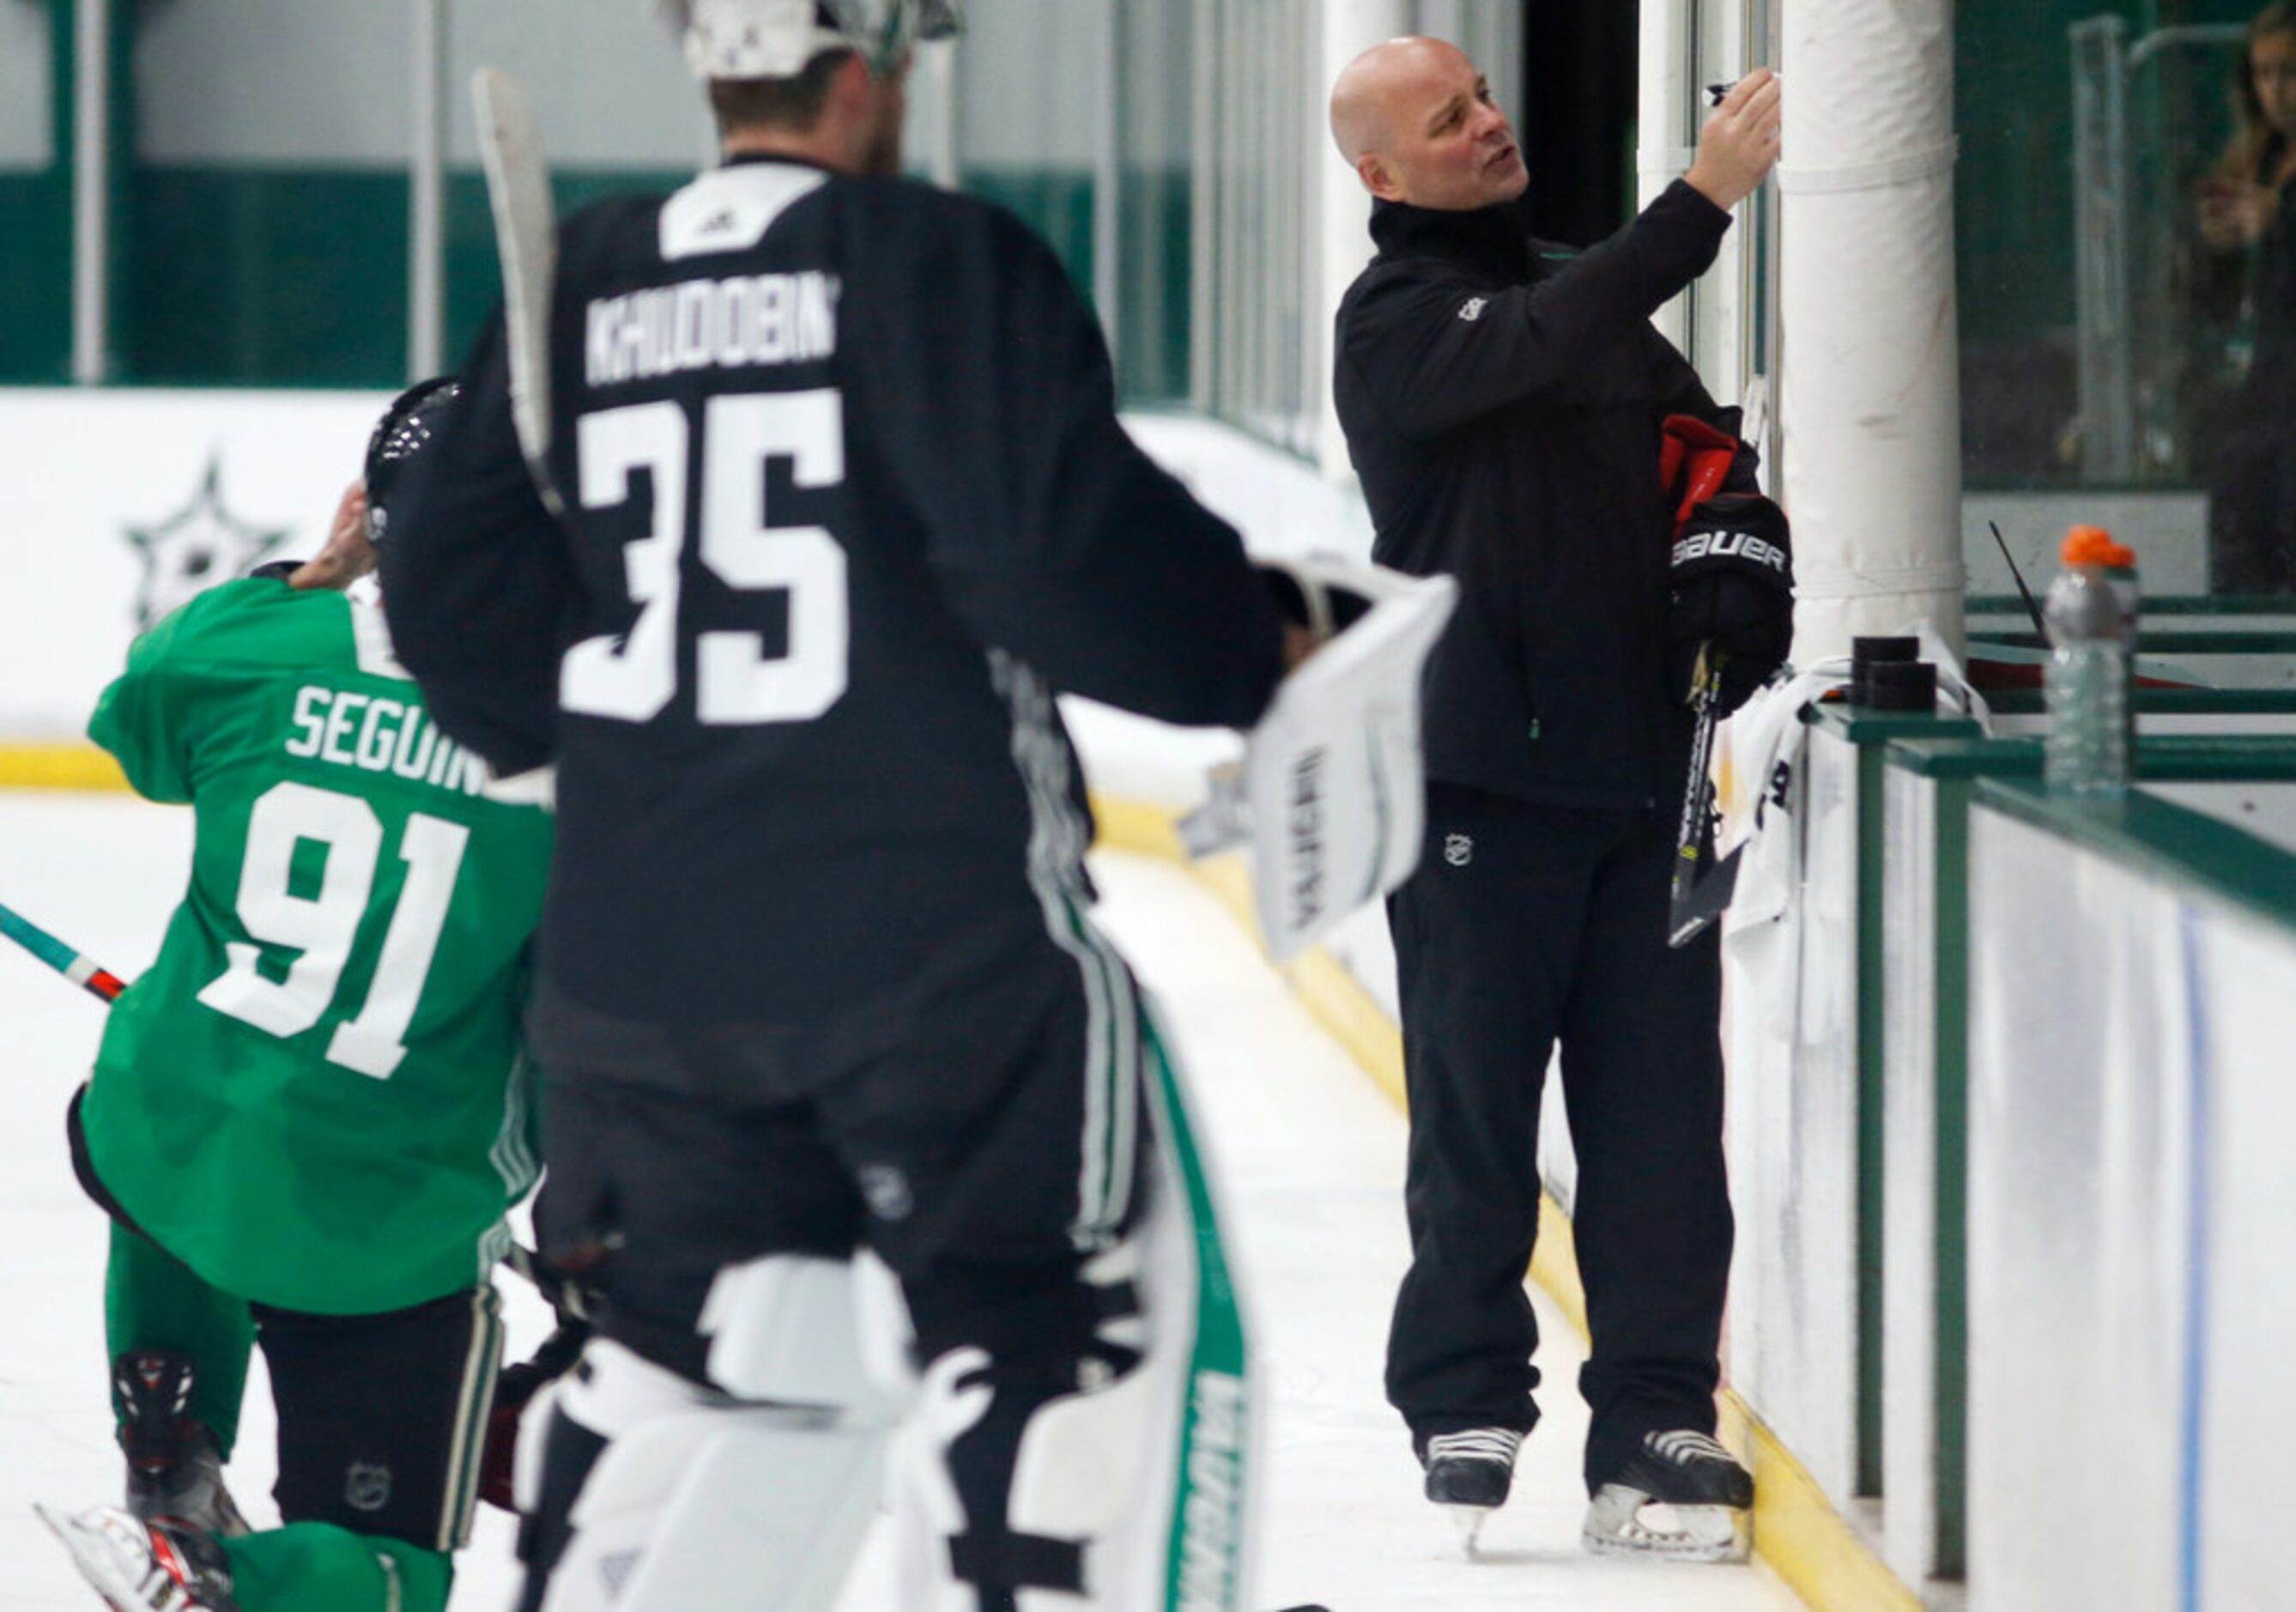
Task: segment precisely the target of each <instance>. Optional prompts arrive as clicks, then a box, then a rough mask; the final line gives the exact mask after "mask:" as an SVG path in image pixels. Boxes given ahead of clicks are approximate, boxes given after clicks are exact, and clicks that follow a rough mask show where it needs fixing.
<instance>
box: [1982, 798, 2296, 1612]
mask: <svg viewBox="0 0 2296 1612" xmlns="http://www.w3.org/2000/svg"><path fill="white" fill-rule="evenodd" d="M1970 874H1971V876H1970V886H1969V887H1970V892H1971V895H1970V933H1971V949H1970V971H1971V988H1970V1072H1969V1073H1970V1108H1969V1165H1970V1179H1969V1213H1970V1224H1971V1227H1972V1235H1971V1238H1970V1249H1969V1308H1970V1338H1969V1341H1970V1378H1969V1427H1970V1432H1969V1514H1970V1536H1969V1604H1970V1606H1971V1607H1972V1608H1973V1609H1974V1612H1996V1609H2005V1608H2029V1607H2034V1606H2146V1607H2187V1608H2190V1607H2199V1606H2207V1607H2257V1608H2266V1607H2270V1606H2275V1605H2277V1604H2280V1602H2279V1601H2277V1600H2275V1597H2276V1596H2279V1595H2282V1594H2284V1588H2285V1585H2286V1584H2287V1583H2289V1582H2291V1581H2292V1580H2296V1535H2292V1534H2290V1532H2289V1531H2288V1529H2287V1528H2286V1527H2285V1526H2284V1520H2283V1518H2282V1517H2281V1516H2280V1513H2281V1511H2282V1509H2283V1508H2282V1506H2281V1504H2280V1501H2279V1498H2278V1496H2279V1490H2280V1487H2281V1485H2280V1484H2279V1481H2278V1480H2279V1478H2280V1476H2281V1475H2282V1474H2283V1473H2284V1470H2285V1452H2284V1445H2285V1442H2286V1435H2287V1432H2288V1430H2289V1429H2290V1428H2291V1427H2296V1386H2292V1379H2291V1378H2290V1377H2289V1374H2288V1373H2287V1371H2286V1369H2285V1364H2284V1361H2285V1352H2286V1339H2287V1336H2289V1329H2290V1325H2291V1323H2292V1321H2296V1262H2292V1261H2291V1260H2290V1259H2289V1258H2288V1255H2287V1251H2288V1249H2289V1248H2290V1247H2291V1246H2296V1240H2292V1238H2296V1176H2292V1175H2291V1173H2290V1172H2289V1171H2288V1170H2287V1167H2286V1149H2287V1138H2288V1137H2289V1136H2290V1135H2291V1134H2296V1129H2292V1127H2296V1091H2292V1082H2290V1080H2289V1078H2288V1076H2289V1070H2290V1060H2289V1051H2288V1049H2289V1048H2290V1047H2291V1046H2292V1045H2296V857H2292V856H2291V855H2289V854H2288V853H2286V852H2284V851H2276V850H2269V849H2266V848H2264V847H2261V846H2260V845H2259V844H2258V843H2257V842H2256V841H2255V840H2254V839H2252V838H2251V837H2249V836H2246V835H2241V834H2239V833H2237V832H2236V831H2234V830H2231V829H2229V828H2227V827H2226V826H2224V825H2222V824H2220V823H2218V822H2214V821H2211V820H2210V819H2208V818H2202V816H2200V815H2199V814H2197V813H2194V812H2193V811H2191V810H2186V809H2184V808H2181V807H2178V806H2175V805H2172V804H2169V803H2168V802H2162V801H2160V800H2157V799H2153V798H2151V797H2150V796H2148V795H2147V794H2144V792H2142V791H2139V792H2138V793H2137V794H2135V795H2133V796H2132V797H2131V799H2130V800H2129V802H2128V803H2127V805H2126V806H2125V808H2117V807H2112V806H2076V805H2072V804H2068V803H2065V802H2051V801H2050V800H2048V799H2047V798H2046V796H2044V795H2042V794H2039V793H2038V791H2037V790H2036V789H2034V788H2032V787H2031V786H2030V785H2014V784H2010V783H2005V782H2001V781H1989V782H1986V783H1983V784H1981V785H1980V786H1979V790H1978V793H1977V797H1976V801H1975V803H1974V806H1973V808H1972V818H1971V823H1970Z"/></svg>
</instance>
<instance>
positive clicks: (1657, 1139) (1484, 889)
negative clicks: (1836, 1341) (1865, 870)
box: [1387, 784, 1731, 1490]
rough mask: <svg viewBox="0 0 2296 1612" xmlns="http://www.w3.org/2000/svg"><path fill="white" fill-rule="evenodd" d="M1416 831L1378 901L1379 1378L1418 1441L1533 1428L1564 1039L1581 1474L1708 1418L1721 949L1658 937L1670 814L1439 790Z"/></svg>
mask: <svg viewBox="0 0 2296 1612" xmlns="http://www.w3.org/2000/svg"><path fill="white" fill-rule="evenodd" d="M1427 835H1428V840H1427V851H1426V855H1425V857H1424V858H1423V860H1422V861H1421V863H1420V867H1419V871H1418V872H1417V873H1416V874H1415V875H1414V876H1413V877H1412V878H1411V880H1410V882H1409V883H1407V884H1405V885H1404V886H1403V887H1402V888H1401V889H1399V890H1398V891H1397V892H1396V893H1395V895H1394V896H1393V897H1392V898H1391V899H1390V901H1389V904H1388V916H1389V921H1390V925H1391V926H1392V928H1393V930H1394V933H1395V951H1396V962H1397V966H1398V975H1399V979H1400V984H1401V987H1402V1007H1403V1036H1404V1059H1405V1065H1406V1080H1407V1083H1408V1085H1409V1089H1410V1097H1411V1154H1410V1168H1409V1175H1408V1183H1407V1188H1406V1203H1407V1205H1408V1208H1409V1212H1410V1221H1411V1247H1412V1264H1411V1270H1410V1271H1409V1273H1408V1274H1407V1275H1406V1276H1405V1278H1404V1280H1403V1287H1402V1290H1401V1292H1400V1293H1398V1295H1397V1297H1396V1304H1395V1320H1394V1326H1393V1329H1392V1331H1391V1332H1390V1336H1389V1341H1388V1365H1387V1391H1388V1398H1389V1399H1390V1401H1391V1402H1393V1403H1394V1405H1395V1407H1396V1408H1397V1409H1398V1410H1400V1411H1402V1412H1403V1416H1404V1419H1405V1420H1406V1422H1408V1423H1409V1424H1410V1427H1411V1431H1412V1435H1413V1436H1414V1439H1415V1441H1417V1442H1419V1443H1422V1444H1423V1443H1424V1441H1425V1440H1426V1439H1427V1438H1428V1437H1429V1436H1431V1435H1434V1434H1438V1433H1445V1432H1451V1431H1456V1430H1457V1429H1459V1428H1463V1427H1513V1428H1520V1429H1523V1430H1526V1431H1527V1430H1528V1429H1529V1427H1530V1426H1531V1424H1532V1423H1533V1422H1534V1421H1535V1420H1536V1419H1537V1418H1538V1411H1537V1410H1536V1409H1535V1408H1534V1406H1533V1405H1532V1402H1531V1397H1530V1395H1531V1390H1532V1389H1533V1388H1534V1387H1535V1386H1537V1385H1538V1372H1537V1371H1536V1370H1535V1369H1533V1368H1532V1366H1531V1364H1530V1355H1531V1351H1532V1350H1533V1348H1534V1347H1535V1346H1536V1345H1537V1344H1538V1325H1537V1323H1536V1322H1535V1321H1534V1320H1533V1319H1532V1315H1531V1308H1530V1302H1529V1297H1528V1295H1526V1294H1525V1293H1524V1291H1523V1288H1522V1281H1523V1275H1524V1271H1525V1270H1526V1268H1527V1267H1528V1265H1529V1261H1530V1251H1531V1243H1532V1239H1533V1237H1534V1235H1535V1234H1536V1232H1537V1230H1538V1195H1539V1183H1538V1169H1537V1165H1536V1163H1535V1159H1536V1148H1537V1139H1538V1103H1539V1089H1540V1085H1541V1082H1542V1081H1543V1078H1544V1074H1545V1071H1546V1065H1547V1060H1548V1057H1549V1055H1550V1053H1551V1051H1552V1049H1553V1048H1554V1043H1555V1041H1556V1040H1557V1039H1558V1038H1559V1039H1560V1040H1561V1041H1562V1085H1563V1098H1564V1102H1565V1105H1566V1106H1567V1107H1568V1109H1569V1113H1570V1131H1571V1138H1572V1141H1573V1143H1574V1146H1575V1148H1576V1151H1577V1155H1578V1161H1579V1183H1578V1195H1577V1202H1576V1204H1575V1205H1574V1213H1573V1229H1574V1231H1575V1233H1576V1238H1577V1243H1578V1254H1579V1271H1580V1274H1581V1276H1582V1277H1583V1278H1584V1279H1585V1282H1586V1287H1587V1319H1588V1324H1589V1327H1590V1328H1591V1330H1592V1332H1593V1334H1594V1350H1593V1358H1592V1359H1591V1360H1590V1361H1589V1362H1588V1364H1587V1368H1586V1369H1585V1370H1584V1371H1583V1372H1582V1373H1581V1374H1580V1377H1579V1388H1580V1391H1581V1392H1582V1393H1583V1394H1585V1395H1586V1397H1587V1403H1588V1405H1589V1406H1590V1407H1591V1408H1592V1410H1593V1412H1594V1420H1593V1428H1592V1431H1591V1433H1590V1434H1589V1436H1588V1440H1587V1457H1586V1473H1587V1486H1588V1488H1589V1489H1590V1490H1591V1489H1593V1488H1594V1487H1595V1486H1596V1485H1599V1484H1601V1483H1603V1482H1605V1481H1607V1480H1608V1479H1609V1478H1610V1477H1611V1476H1613V1475H1614V1474H1615V1473H1616V1472H1617V1471H1618V1469H1619V1468H1620V1466H1622V1465H1623V1464H1624V1463H1625V1461H1626V1460H1627V1459H1628V1456H1629V1455H1630V1454H1631V1453H1632V1452H1633V1451H1634V1450H1635V1448H1636V1445H1637V1444H1638V1443H1640V1442H1641V1439H1642V1435H1644V1433H1647V1432H1651V1431H1653V1430H1656V1429H1661V1428H1669V1427H1693V1428H1697V1429H1700V1430H1702V1431H1704V1432H1709V1433H1710V1432H1712V1431H1713V1429H1714V1390H1715V1386H1716V1385H1717V1382H1718V1377H1719V1370H1718V1364H1717V1360H1716V1350H1717V1346H1718V1340H1719V1336H1720V1330H1721V1322H1722V1302H1723V1296H1724V1293H1725V1290H1726V1287H1727V1283H1728V1276H1729V1265H1730V1243H1731V1217H1730V1201H1729V1196H1728V1191H1727V1186H1726V1180H1725V1175H1724V1166H1723V1156H1722V1056H1721V1046H1720V1034H1719V1019H1720V1011H1721V968H1720V959H1719V952H1718V941H1717V940H1716V938H1715V936H1714V933H1713V932H1712V931H1709V932H1708V933H1706V934H1705V935H1703V936H1702V937H1701V938H1700V939H1699V940H1698V941H1697V942H1693V944H1692V945H1690V946H1689V947H1686V948H1685V949H1684V950H1680V951H1673V950H1669V949H1668V947H1667V943H1666V911H1667V882H1668V878H1669V874H1670V871H1671V867H1672V862H1673V856H1674V836H1673V824H1672V819H1671V817H1670V815H1669V814H1667V813H1662V812H1658V811H1649V812H1618V811H1596V810H1575V809H1568V808H1560V807H1551V806H1533V805H1528V804H1525V803H1523V802H1517V801H1511V800H1507V799H1505V798H1502V797H1499V796H1496V795H1490V794H1483V793H1481V792H1480V791H1477V790H1471V789H1464V788H1460V787H1457V786H1455V785H1444V784H1431V785H1430V786H1429V789H1428V823H1427Z"/></svg>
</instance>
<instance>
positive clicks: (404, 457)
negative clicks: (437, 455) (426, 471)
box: [366, 375, 463, 547]
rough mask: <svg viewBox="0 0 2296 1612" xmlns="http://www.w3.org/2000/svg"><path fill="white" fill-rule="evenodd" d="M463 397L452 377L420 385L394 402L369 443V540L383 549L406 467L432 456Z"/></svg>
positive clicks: (383, 415) (367, 442)
mask: <svg viewBox="0 0 2296 1612" xmlns="http://www.w3.org/2000/svg"><path fill="white" fill-rule="evenodd" d="M462 393H463V387H462V383H461V382H458V381H456V380H455V378H454V377H453V376H452V375H434V376H432V377H431V378H430V380H428V381H418V382H415V383H414V385H412V386H410V387H408V388H407V389H406V391H403V392H400V393H399V394H398V397H396V398H394V399H391V403H390V407H389V408H386V409H384V410H383V411H382V418H381V420H379V421H377V422H376V423H375V427H374V434H373V436H371V437H369V438H368V439H367V441H366V540H367V541H368V542H370V543H373V544H375V545H377V546H378V547H380V546H381V542H382V537H383V533H384V532H385V531H386V530H389V524H390V518H389V504H390V498H391V493H392V491H393V490H394V489H396V488H397V487H398V482H399V479H400V477H401V476H403V475H404V474H405V473H406V467H407V466H408V465H411V464H413V463H414V461H415V460H416V459H418V458H420V457H422V455H423V454H424V453H426V452H428V451H429V450H430V445H431V443H433V442H435V441H437V440H438V438H439V432H441V431H443V430H445V429H446V425H447V410H449V409H451V408H452V407H454V406H455V399H456V398H458V397H460V396H462Z"/></svg>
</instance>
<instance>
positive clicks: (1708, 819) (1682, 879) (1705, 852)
mask: <svg viewBox="0 0 2296 1612" xmlns="http://www.w3.org/2000/svg"><path fill="white" fill-rule="evenodd" d="M1725 658H1726V657H1724V656H1722V655H1720V654H1714V653H1712V652H1711V650H1710V646H1705V645H1701V646H1699V651H1698V665H1697V670H1696V671H1695V673H1694V674H1693V678H1692V703H1693V705H1694V706H1695V707H1696V708H1697V711H1698V727H1697V728H1696V730H1695V731H1694V732H1693V735H1692V736H1691V741H1690V776H1689V777H1688V778H1687V779H1686V780H1685V783H1684V786H1683V796H1682V824H1681V827H1679V828H1678V829H1677V832H1676V835H1675V843H1674V878H1673V880H1672V883H1671V884H1670V886H1669V891H1668V895H1667V918H1666V943H1667V944H1668V945H1669V946H1671V947H1682V946H1686V945H1688V944H1689V943H1690V942H1692V941H1693V940H1694V939H1696V938H1697V936H1698V935H1699V934H1700V933H1702V931H1703V930H1704V929H1705V928H1706V926H1707V925H1709V924H1711V923H1712V922H1713V921H1714V920H1715V919H1716V918H1718V917H1721V916H1722V912H1723V909H1725V908H1726V907H1728V906H1729V905H1730V894H1731V892H1732V891H1733V890H1734V889H1735V888H1736V887H1737V884H1738V852H1737V851H1732V852H1731V853H1730V854H1729V855H1728V856H1726V857H1725V858H1724V859H1722V860H1721V861H1719V862H1717V861H1715V860H1714V822H1713V818H1714V776H1713V768H1714V728H1715V725H1716V724H1717V723H1718V721H1719V720H1721V711H1722V663H1723V661H1724V660H1725Z"/></svg>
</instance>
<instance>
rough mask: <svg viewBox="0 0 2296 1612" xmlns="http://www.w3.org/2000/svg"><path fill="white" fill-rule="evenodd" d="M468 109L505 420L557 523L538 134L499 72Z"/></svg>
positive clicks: (554, 255) (529, 107)
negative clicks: (482, 186) (482, 187)
mask: <svg viewBox="0 0 2296 1612" xmlns="http://www.w3.org/2000/svg"><path fill="white" fill-rule="evenodd" d="M471 111H473V112H474V114H475V115H476V120H477V125H478V134H479V155H480V159H481V160H483V161H484V162H485V164H486V170H487V199H488V203H489V204H490V205H491V207H492V209H493V211H494V218H495V246H496V251H498V252H499V253H500V255H501V258H502V271H503V325H504V334H505V336H506V337H507V340H508V346H509V352H510V399H511V418H512V423H513V424H516V426H517V427H518V444H519V447H520V448H521V449H523V450H524V452H525V454H526V465H527V469H528V470H529V472H531V473H532V474H533V476H534V486H535V490H536V491H537V492H538V493H540V494H541V496H542V502H543V505H544V506H545V508H547V509H548V510H549V511H550V513H551V514H553V515H563V514H565V513H566V507H565V500H564V499H563V498H561V497H560V496H559V492H558V486H557V483H556V481H553V479H552V477H551V474H550V299H551V293H552V290H553V287H554V286H555V284H557V279H558V218H557V211H556V209H555V208H554V207H553V204H552V201H551V199H550V173H549V170H548V169H546V168H545V167H544V166H543V160H542V130H541V127H540V126H539V125H538V124H537V122H536V121H535V118H534V106H533V103H531V102H529V100H528V99H527V95H526V86H524V85H522V84H521V83H520V82H519V81H518V80H517V79H516V78H512V76H511V75H510V74H508V73H506V72H504V71H503V70H501V69H500V68H494V67H482V68H480V70H478V71H477V72H476V73H474V74H472V75H471Z"/></svg>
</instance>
